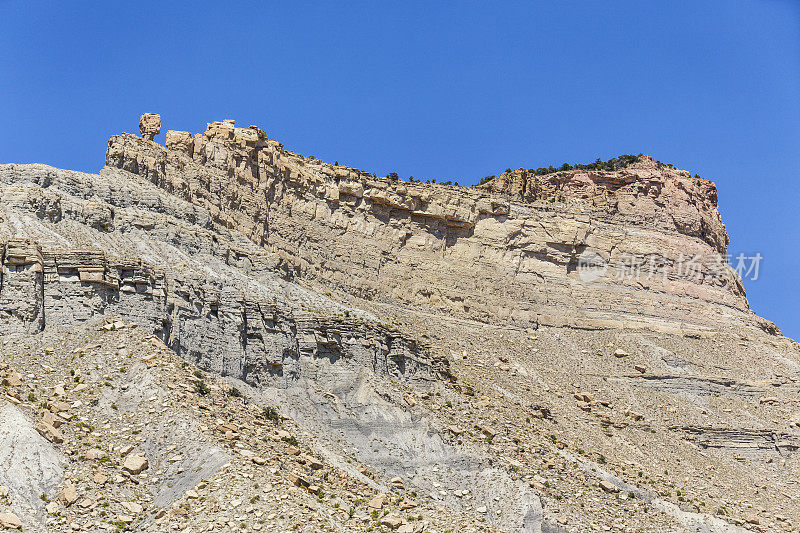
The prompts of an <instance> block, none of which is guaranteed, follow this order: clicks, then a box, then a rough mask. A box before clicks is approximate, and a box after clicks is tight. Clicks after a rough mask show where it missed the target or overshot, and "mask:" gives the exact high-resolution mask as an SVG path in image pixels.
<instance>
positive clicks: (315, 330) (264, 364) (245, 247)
mask: <svg viewBox="0 0 800 533" xmlns="http://www.w3.org/2000/svg"><path fill="white" fill-rule="evenodd" d="M97 178H98V177H96V176H90V175H86V174H81V173H77V172H69V171H59V170H55V169H50V168H48V167H44V166H41V165H33V166H28V165H25V166H17V165H1V166H0V205H2V206H3V207H2V208H0V261H1V262H2V273H1V274H0V334H3V335H9V334H20V333H36V332H39V331H41V330H43V329H44V327H45V326H66V325H72V324H77V323H81V322H85V321H87V320H89V319H90V318H92V317H94V316H98V315H117V316H124V317H125V318H126V319H128V320H132V321H134V322H136V323H138V324H140V325H142V326H144V327H146V328H147V329H148V330H149V331H152V332H154V333H155V334H156V335H158V336H159V337H161V338H162V339H163V340H164V342H165V343H166V344H167V345H168V346H170V347H171V348H173V349H174V350H175V351H176V352H177V353H178V354H180V355H182V356H183V357H185V358H186V359H188V360H190V361H192V362H194V363H196V364H197V365H198V366H200V367H201V368H203V369H206V370H209V371H213V372H215V373H218V374H221V375H230V376H235V377H238V378H241V379H243V380H245V381H247V382H248V383H250V384H252V385H267V384H268V385H272V386H289V385H291V383H292V382H294V381H296V380H297V379H298V378H299V377H300V376H301V375H302V374H303V372H311V373H314V372H316V370H315V363H314V361H316V360H318V359H320V358H322V359H325V360H331V361H334V360H337V359H339V358H345V359H349V360H352V362H353V363H354V364H353V368H354V369H358V368H361V367H367V368H371V369H373V370H374V371H376V372H378V373H383V374H385V375H392V374H395V375H400V374H408V375H413V374H415V373H416V372H417V371H422V372H424V373H426V374H427V373H434V374H435V373H437V372H443V371H446V364H445V363H443V362H442V361H441V360H439V361H436V360H434V359H432V358H429V355H428V353H427V349H426V347H425V346H421V345H419V343H418V342H417V341H416V340H414V339H412V338H409V337H407V336H404V335H402V334H401V333H399V332H398V331H395V330H392V329H391V328H390V327H388V326H386V325H383V324H380V323H378V322H377V321H375V320H374V319H370V318H369V317H365V316H364V315H363V313H359V312H357V311H355V310H353V311H352V315H351V311H350V310H348V309H346V308H344V307H341V306H339V305H337V304H334V303H333V302H330V301H328V300H326V299H325V298H322V297H320V296H319V295H316V294H313V293H310V292H308V291H304V290H303V289H301V288H300V287H298V286H297V285H295V284H292V283H289V282H287V281H286V278H287V276H288V272H287V270H286V267H285V261H283V260H282V259H281V258H280V257H278V256H277V255H276V254H272V253H268V252H266V251H264V250H263V249H261V248H259V247H257V246H255V245H253V244H252V243H250V242H248V241H246V240H244V239H243V238H242V237H241V236H237V235H236V234H235V233H231V232H226V231H225V230H220V229H219V228H217V227H216V225H215V223H214V222H213V221H212V218H211V217H210V216H209V214H208V213H207V212H206V211H205V210H203V209H201V208H197V207H195V206H192V205H189V204H186V203H185V202H181V201H180V200H177V199H175V198H170V197H169V196H168V195H166V194H164V193H162V192H160V191H158V190H157V189H155V188H154V187H152V185H150V184H148V183H146V182H144V183H142V182H137V181H131V179H130V176H118V175H113V173H111V174H107V175H106V176H105V177H104V178H101V179H97ZM354 371H356V370H354Z"/></svg>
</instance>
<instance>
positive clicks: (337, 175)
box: [106, 121, 774, 335]
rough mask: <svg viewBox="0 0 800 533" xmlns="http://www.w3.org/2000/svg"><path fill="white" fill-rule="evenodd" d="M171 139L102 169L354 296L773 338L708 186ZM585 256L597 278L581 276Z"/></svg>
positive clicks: (123, 153)
mask: <svg viewBox="0 0 800 533" xmlns="http://www.w3.org/2000/svg"><path fill="white" fill-rule="evenodd" d="M167 138H168V140H167V148H164V147H162V146H160V145H158V144H155V143H152V142H148V141H146V140H143V139H140V138H138V137H135V136H132V135H127V134H123V135H119V136H114V137H112V138H111V139H110V141H109V145H108V150H107V153H106V164H107V165H108V166H109V167H113V168H119V169H123V170H126V171H129V172H132V173H135V174H138V175H140V176H143V177H145V178H146V179H148V180H150V181H151V182H153V183H155V184H156V185H158V186H159V187H161V188H163V189H165V190H167V191H168V192H170V193H172V194H176V195H178V196H180V197H181V198H184V199H185V200H187V201H189V202H191V203H193V204H195V205H199V206H202V207H203V208H205V209H206V210H208V212H209V213H210V214H211V216H212V218H213V219H214V221H215V222H217V223H219V224H221V225H223V226H225V227H228V228H232V229H234V228H235V229H237V230H239V231H241V232H242V233H244V234H245V235H247V236H248V237H249V238H250V239H251V240H252V241H253V242H254V243H256V244H258V245H260V246H265V247H267V248H269V249H271V250H274V251H277V252H279V253H281V254H283V255H284V256H285V257H287V258H289V259H290V262H291V263H292V264H293V265H294V266H295V268H296V269H297V270H298V272H299V273H300V274H301V275H302V276H303V277H305V278H308V279H315V280H319V281H321V282H324V283H326V284H329V285H332V286H336V287H340V288H345V289H346V290H348V291H349V292H351V293H352V294H354V295H357V296H359V297H364V298H369V299H377V300H381V301H391V302H400V303H404V304H410V305H415V306H419V307H421V308H430V309H435V310H437V311H439V312H445V313H448V314H452V315H455V316H462V317H465V318H474V319H479V320H482V321H487V322H496V321H503V322H507V321H511V322H514V323H518V324H520V325H523V324H528V325H530V324H533V325H556V326H559V325H566V326H571V327H578V328H589V329H594V328H607V327H611V328H646V329H651V330H655V331H665V332H678V333H680V332H683V333H691V334H701V335H702V334H708V333H709V332H711V331H714V330H718V329H719V328H724V327H731V326H732V325H733V326H734V327H744V328H747V327H753V326H755V325H758V326H760V327H762V328H764V329H774V326H773V325H771V324H770V323H767V322H766V321H763V320H762V319H759V318H757V317H755V316H754V315H753V314H752V313H751V312H750V311H749V309H748V305H747V300H746V298H745V294H744V290H743V286H742V284H741V280H740V279H739V278H738V276H737V275H736V274H735V272H733V271H732V270H731V269H730V268H729V267H728V266H727V263H726V259H725V252H726V245H727V243H728V237H727V234H726V232H725V227H724V225H723V223H722V221H721V220H720V217H719V213H718V211H717V207H716V188H715V187H714V185H713V184H712V183H710V182H708V181H705V180H699V179H694V178H691V176H690V175H689V173H688V172H685V171H679V170H674V169H668V168H662V169H659V168H658V167H657V166H656V164H655V163H654V162H653V161H652V159H650V158H648V157H646V156H644V157H642V158H641V159H640V160H639V161H638V162H637V163H635V164H633V165H632V166H631V167H629V168H626V169H624V170H621V171H616V172H599V171H598V172H589V171H567V172H558V173H555V174H552V175H547V176H534V175H532V174H529V173H528V172H526V171H523V170H520V171H515V172H512V173H508V174H504V175H502V176H500V177H499V178H496V179H495V180H493V181H492V182H490V183H489V184H487V185H484V186H481V187H458V186H447V185H436V184H423V183H419V182H411V183H406V182H400V181H391V180H389V179H385V178H376V177H375V176H372V175H370V174H368V173H365V172H362V171H359V170H356V169H352V168H348V167H342V166H335V165H330V164H326V163H323V162H321V161H319V160H317V159H314V158H304V157H302V156H300V155H298V154H295V153H292V152H289V151H287V150H285V149H284V148H283V147H282V145H281V144H280V143H278V142H276V141H273V140H270V139H268V138H267V136H266V134H265V133H264V132H263V131H261V130H260V129H258V128H256V127H255V126H251V127H249V128H236V127H235V126H234V125H233V122H232V121H226V122H222V123H213V124H209V125H208V129H207V131H206V132H205V133H204V134H196V135H195V136H194V137H193V141H192V142H190V139H191V136H190V135H189V134H188V133H186V132H169V133H168V136H167ZM587 257H589V258H590V259H591V261H594V262H595V263H597V265H596V266H597V268H598V269H599V272H600V274H601V275H600V276H596V275H593V274H591V273H590V276H589V279H588V280H587V279H586V276H585V275H584V274H585V273H584V272H583V271H582V268H583V267H584V266H585V265H584V262H585V261H584V259H585V258H587ZM591 261H590V262H591ZM595 273H596V272H595Z"/></svg>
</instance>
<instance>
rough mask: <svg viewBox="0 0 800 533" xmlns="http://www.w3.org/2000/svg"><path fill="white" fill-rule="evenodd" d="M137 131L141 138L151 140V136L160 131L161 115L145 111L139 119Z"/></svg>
mask: <svg viewBox="0 0 800 533" xmlns="http://www.w3.org/2000/svg"><path fill="white" fill-rule="evenodd" d="M139 132H141V134H142V138H143V139H147V140H148V141H152V140H153V137H155V136H156V135H158V134H159V133H161V115H159V114H157V113H145V114H143V115H142V116H141V118H140V119H139Z"/></svg>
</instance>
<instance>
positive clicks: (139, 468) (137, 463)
mask: <svg viewBox="0 0 800 533" xmlns="http://www.w3.org/2000/svg"><path fill="white" fill-rule="evenodd" d="M148 466H149V462H148V461H147V457H144V456H142V455H129V456H128V457H126V458H125V462H124V463H123V464H122V468H123V469H124V470H125V471H127V472H130V473H131V474H141V473H142V472H144V471H145V470H147V467H148Z"/></svg>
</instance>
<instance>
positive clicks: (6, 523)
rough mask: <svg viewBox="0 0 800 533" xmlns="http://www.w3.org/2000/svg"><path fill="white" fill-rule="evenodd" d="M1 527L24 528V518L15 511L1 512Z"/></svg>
mask: <svg viewBox="0 0 800 533" xmlns="http://www.w3.org/2000/svg"><path fill="white" fill-rule="evenodd" d="M0 528H2V529H22V520H20V519H19V517H18V516H17V515H15V514H14V513H11V512H8V513H0Z"/></svg>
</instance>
